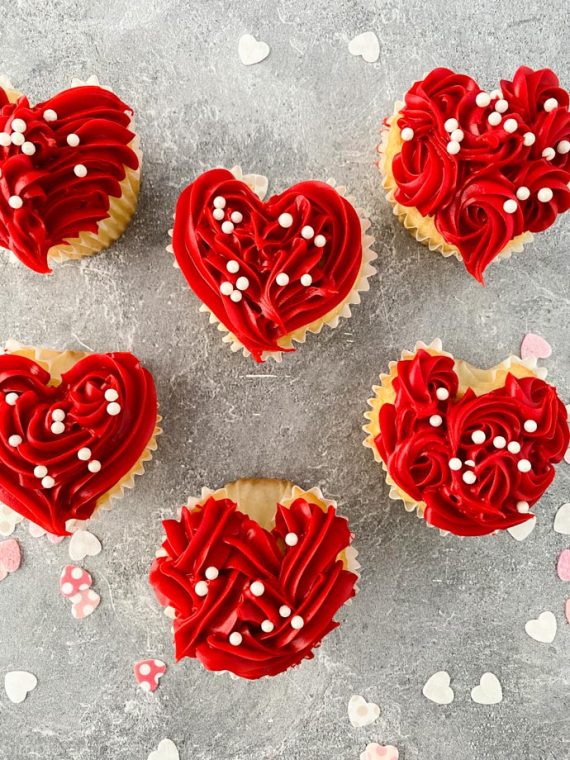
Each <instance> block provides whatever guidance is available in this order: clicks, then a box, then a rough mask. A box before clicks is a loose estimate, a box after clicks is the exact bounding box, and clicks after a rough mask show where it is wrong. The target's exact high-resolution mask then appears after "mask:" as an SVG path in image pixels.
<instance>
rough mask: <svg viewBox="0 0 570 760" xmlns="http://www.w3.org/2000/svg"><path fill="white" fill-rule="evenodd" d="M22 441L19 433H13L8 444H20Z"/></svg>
mask: <svg viewBox="0 0 570 760" xmlns="http://www.w3.org/2000/svg"><path fill="white" fill-rule="evenodd" d="M21 443H22V438H21V436H19V435H11V436H10V437H9V438H8V445H9V446H14V447H16V446H19V445H20V444H21Z"/></svg>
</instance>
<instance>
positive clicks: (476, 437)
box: [471, 430, 486, 444]
mask: <svg viewBox="0 0 570 760" xmlns="http://www.w3.org/2000/svg"><path fill="white" fill-rule="evenodd" d="M471 440H472V441H473V443H477V444H481V443H485V440H486V436H485V433H484V432H483V431H482V430H474V431H473V432H472V433H471Z"/></svg>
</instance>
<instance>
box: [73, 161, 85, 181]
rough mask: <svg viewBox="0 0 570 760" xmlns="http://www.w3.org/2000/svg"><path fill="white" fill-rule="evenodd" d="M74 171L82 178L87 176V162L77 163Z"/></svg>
mask: <svg viewBox="0 0 570 760" xmlns="http://www.w3.org/2000/svg"><path fill="white" fill-rule="evenodd" d="M73 173H74V174H75V176H76V177H80V178H83V177H86V176H87V167H86V166H85V164H76V165H75V166H74V167H73Z"/></svg>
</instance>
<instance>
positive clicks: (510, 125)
mask: <svg viewBox="0 0 570 760" xmlns="http://www.w3.org/2000/svg"><path fill="white" fill-rule="evenodd" d="M518 128H519V125H518V123H517V120H516V119H507V120H506V121H505V123H504V124H503V129H504V130H505V132H510V133H511V134H512V133H513V132H516V131H517V129H518Z"/></svg>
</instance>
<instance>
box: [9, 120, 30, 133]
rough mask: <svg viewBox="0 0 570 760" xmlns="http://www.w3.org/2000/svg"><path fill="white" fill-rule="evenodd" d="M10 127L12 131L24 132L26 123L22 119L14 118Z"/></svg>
mask: <svg viewBox="0 0 570 760" xmlns="http://www.w3.org/2000/svg"><path fill="white" fill-rule="evenodd" d="M12 129H13V130H14V132H25V131H26V129H27V124H26V122H25V121H24V120H23V119H14V120H13V121H12Z"/></svg>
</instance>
